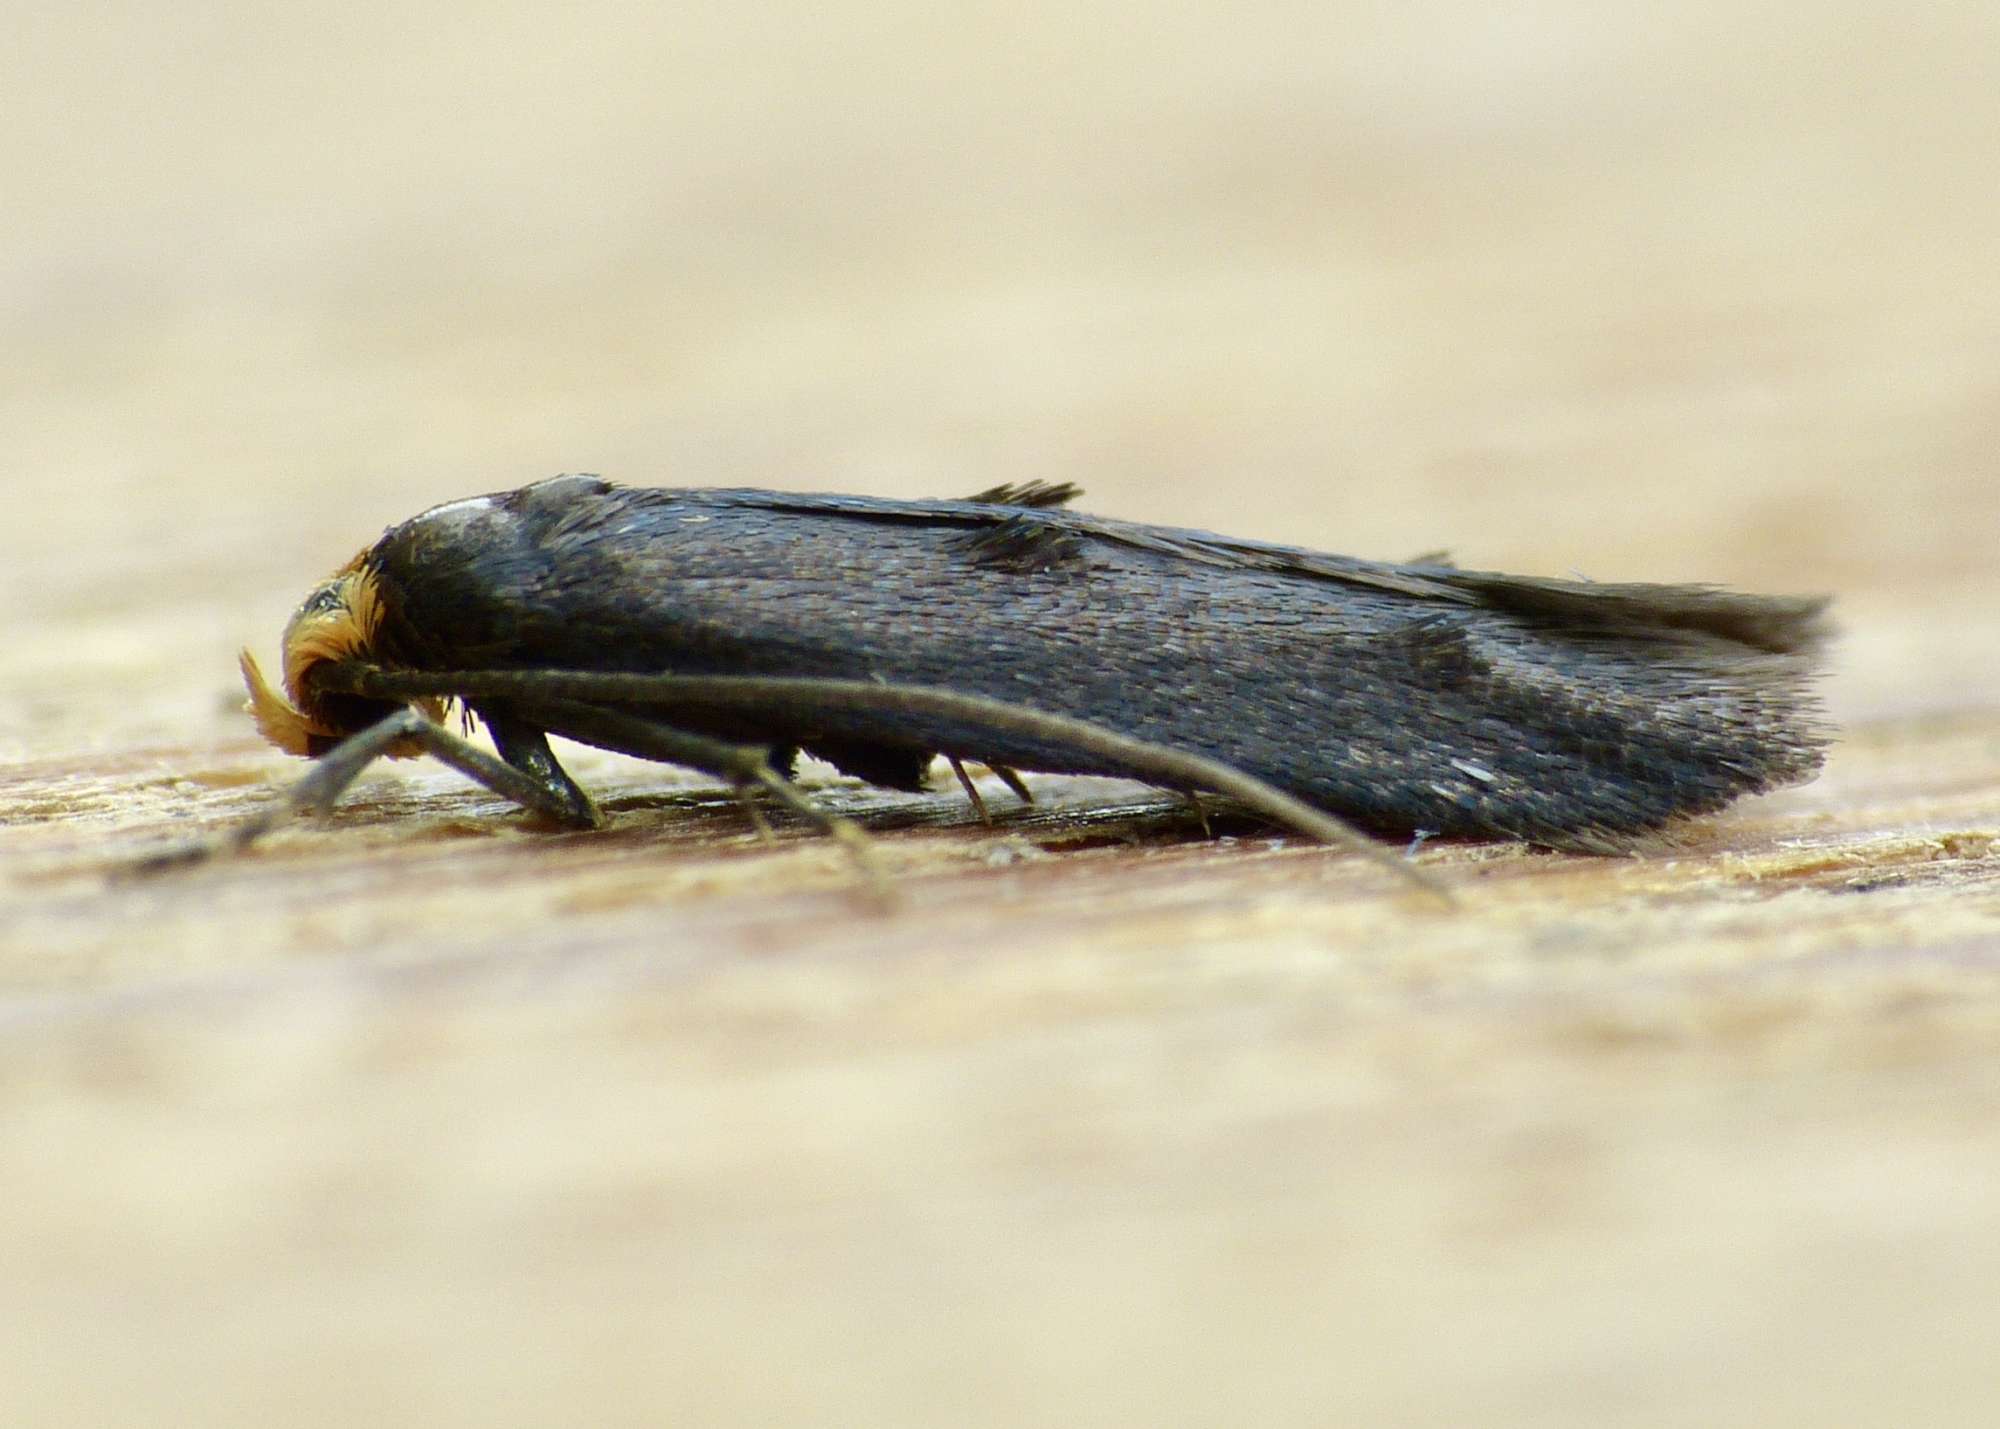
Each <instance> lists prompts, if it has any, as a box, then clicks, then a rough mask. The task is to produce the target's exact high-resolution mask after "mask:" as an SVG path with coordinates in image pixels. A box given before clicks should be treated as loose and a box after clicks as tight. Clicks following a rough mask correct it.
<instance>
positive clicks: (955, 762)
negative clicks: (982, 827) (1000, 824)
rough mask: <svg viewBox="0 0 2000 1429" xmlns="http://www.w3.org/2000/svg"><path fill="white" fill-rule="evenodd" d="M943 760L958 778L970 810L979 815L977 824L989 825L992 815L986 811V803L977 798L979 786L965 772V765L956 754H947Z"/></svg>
mask: <svg viewBox="0 0 2000 1429" xmlns="http://www.w3.org/2000/svg"><path fill="white" fill-rule="evenodd" d="M945 759H946V760H947V761H949V762H950V764H951V772H952V773H954V774H956V775H957V776H958V787H959V788H961V789H963V790H965V797H966V798H968V799H970V800H971V801H972V810H973V812H974V813H976V814H978V815H979V822H980V823H982V824H991V823H992V822H993V815H991V814H989V813H988V812H987V811H986V801H985V800H984V799H982V798H980V797H979V786H978V785H977V784H974V783H973V782H972V776H971V775H970V774H967V773H966V772H965V763H964V761H963V760H961V759H960V758H959V757H958V756H957V755H956V754H947V755H946V756H945Z"/></svg>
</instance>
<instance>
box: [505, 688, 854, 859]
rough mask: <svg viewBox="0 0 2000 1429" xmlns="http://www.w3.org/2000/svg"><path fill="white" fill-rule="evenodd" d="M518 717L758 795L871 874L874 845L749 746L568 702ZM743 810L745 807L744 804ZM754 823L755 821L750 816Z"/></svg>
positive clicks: (530, 706)
mask: <svg viewBox="0 0 2000 1429" xmlns="http://www.w3.org/2000/svg"><path fill="white" fill-rule="evenodd" d="M520 708H521V710H522V712H523V714H525V715H527V716H530V717H534V718H536V719H537V720H538V722H539V723H542V724H544V725H546V726H547V727H548V728H550V729H553V730H555V731H557V732H558V733H560V734H564V735H567V736H568V737H570V738H571V739H580V740H582V741H584V742H585V743H586V744H595V745H597V746H599V747H600V748H603V749H612V750H616V751H618V752H619V753H620V754H631V755H635V756H637V757H638V758H640V759H656V760H659V761H661V762H662V763H666V764H679V765H682V766H684V767H686V768H689V769H699V770H701V771H702V772H703V773H705V774H713V775H715V776H716V777H717V778H719V779H727V780H728V781H729V782H730V783H731V784H732V785H734V786H735V788H736V790H737V792H738V794H747V793H749V792H750V791H751V790H759V789H760V790H762V791H763V792H764V793H766V794H768V795H770V796H771V797H772V798H774V799H776V800H777V801H778V802H779V803H780V804H783V805H784V806H785V807H786V808H788V809H790V810H791V811H792V812H793V813H795V814H797V815H799V816H800V817H801V818H803V819H806V820H807V821H808V822H810V823H813V824H816V825H818V826H819V827H820V828H821V829H823V830H824V831H825V832H827V833H829V834H831V835H832V836H833V837H834V838H836V839H838V840H839V841H840V842H841V844H842V845H843V846H844V847H845V848H847V850H848V851H849V852H850V853H851V854H853V856H854V857H855V859H856V860H857V861H858V862H859V863H861V864H862V866H863V867H864V868H866V869H868V870H869V871H870V872H871V873H873V872H874V871H875V870H874V865H873V864H872V863H871V862H870V859H869V845H870V844H871V843H872V842H873V841H872V840H871V839H870V838H869V837H868V835H867V834H866V833H864V832H863V831H862V829H861V826H860V825H859V824H856V823H854V822H853V821H852V820H849V819H844V818H842V817H841V816H840V815H838V814H833V813H829V812H827V811H826V810H825V809H822V808H820V807H819V806H818V805H816V804H814V803H813V801H812V800H810V799H808V798H807V797H806V796H805V795H804V794H801V793H800V792H799V791H798V790H797V789H796V788H794V787H793V786H792V783H791V781H790V780H788V779H786V778H785V776H784V775H782V774H780V773H779V772H778V771H777V770H776V769H773V768H772V767H771V761H770V757H769V754H768V752H767V751H766V750H764V749H763V748H761V747H760V746H757V745H753V744H730V743H728V742H727V741H725V740H720V739H711V738H709V737H708V736H707V735H701V734H691V733H689V732H688V731H687V730H684V729H676V728H675V727H674V726H672V725H669V724H662V723H660V722H658V721H656V720H651V719H645V718H642V717H640V716H638V715H630V714H626V713H625V712H623V711H622V710H616V709H608V708H606V707H604V706H602V705H592V704H584V703H582V702H580V701H573V700H546V701H536V702H533V703H528V702H523V703H522V705H521V706H520ZM746 807H747V801H746ZM753 817H754V816H753Z"/></svg>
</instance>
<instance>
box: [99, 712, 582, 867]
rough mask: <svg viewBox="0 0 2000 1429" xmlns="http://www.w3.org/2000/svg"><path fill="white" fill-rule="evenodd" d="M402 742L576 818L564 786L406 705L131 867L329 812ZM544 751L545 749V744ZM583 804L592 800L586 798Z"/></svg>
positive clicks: (194, 857) (182, 858)
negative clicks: (214, 826) (235, 817)
mask: <svg viewBox="0 0 2000 1429" xmlns="http://www.w3.org/2000/svg"><path fill="white" fill-rule="evenodd" d="M405 741H414V742H415V743H416V744H417V745H418V746H419V747H420V748H421V749H422V750H423V751H424V752H425V753H426V754H429V755H431V756H433V757H434V758H436V759H438V760H441V761H442V762H444V763H446V764H449V765H450V766H451V767H452V768H454V769H456V770H458V771H459V772H460V773H461V774H464V775H466V776H467V777H468V778H470V779H472V780H474V781H476V782H477V783H480V784H483V785H485V786H486V787H487V788H488V789H491V790H492V791H493V792H494V793H496V794H500V795H502V796H504V797H506V798H509V799H512V800H513V801H514V802H515V803H517V804H520V805H522V806H523V807H525V808H529V809H534V810H536V811H537V812H539V813H544V814H548V815H549V816H550V817H552V818H556V819H560V820H562V821H563V822H565V823H570V824H574V823H576V822H578V820H577V817H576V811H575V808H574V806H573V805H572V804H571V802H570V801H569V800H568V799H567V798H565V797H564V795H563V793H562V790H561V789H560V788H554V787H550V786H549V785H547V784H544V783H543V782H542V781H541V780H538V779H537V778H536V777H535V776H534V775H533V774H530V773H527V772H525V771H523V770H520V769H516V768H515V767H514V766H513V765H511V764H508V763H506V762H504V761H503V760H499V759H495V758H494V757H493V756H492V755H490V754H488V753H487V752H486V751H485V750H483V749H481V748H479V746H478V745H476V744H471V743H468V742H467V741H465V740H463V739H460V738H459V737H458V736H457V735H455V734H453V733H452V732H451V731H450V730H448V729H445V728H444V727H443V726H442V725H438V724H435V723H433V722H432V721H431V720H430V719H429V718H428V717H426V716H425V715H423V714H422V713H420V712H419V711H417V710H414V709H402V710H397V711H396V712H395V713H394V714H392V715H388V716H386V717H385V718H383V719H380V720H378V721H376V722H375V723H374V724H372V725H370V726H369V727H368V728H367V729H364V730H362V731H361V733H359V734H356V735H353V736H351V737H349V738H347V739H344V740H342V741H341V742H340V743H339V744H337V745H335V746H334V747H333V748H332V749H330V750H328V751H327V752H326V753H325V754H322V755H320V756H319V758H318V759H316V760H314V761H313V766H312V768H311V769H310V770H309V771H307V773H306V774H305V776H304V777H303V778H301V779H299V780H298V781H297V782H296V783H294V784H293V785H292V786H291V787H290V788H289V789H287V790H285V791H284V793H282V794H280V795H279V796H278V798H277V799H275V800H274V801H273V802H272V803H271V804H270V805H269V807H267V808H264V809H260V810H259V811H258V812H257V813H255V814H253V815H251V816H250V817H249V818H247V819H245V820H243V822H242V823H240V824H237V825H236V826H235V827H234V828H232V829H230V830H229V831H228V832H227V833H224V834H223V835H222V836H221V837H220V838H217V839H212V840H206V841H203V842H199V843H189V844H184V845H181V846H180V847H177V848H171V849H167V850H165V851H164V852H161V853H157V854H152V855H149V856H148V857H146V858H143V859H140V860H138V861H137V862H136V863H135V864H134V865H133V866H132V871H133V872H135V873H156V872H160V871H162V870H164V869H169V868H175V867H178V866H180V865H182V864H189V863H199V862H201V861H202V860H204V859H208V858H212V857H214V856H216V855H217V854H228V853H235V852H237V851H239V850H241V849H243V848H246V847H248V846H249V845H250V844H252V843H254V842H255V841H256V840H258V839H260V838H262V837H263V836H264V835H265V834H267V833H269V832H270V831H271V830H272V829H274V828H276V827H278V825H280V824H282V823H284V822H285V821H286V820H288V819H290V818H292V817H293V816H295V815H297V814H300V813H325V812H326V811H327V810H329V809H331V808H332V807H333V806H334V804H335V803H336V802H338V800H339V799H340V796H341V795H342V794H344V793H346V792H347V789H348V787H349V786H350V785H351V784H353V783H354V781H355V780H356V779H358V778H359V777H360V776H361V774H362V771H364V770H365V769H367V768H368V766H369V765H371V764H373V763H374V762H375V761H376V760H377V759H380V758H382V757H383V756H384V755H385V754H387V753H388V752H389V751H390V750H391V749H392V748H394V747H395V746H397V745H399V744H402V743H404V742H405ZM542 748H543V750H544V752H546V750H547V745H546V744H544V745H543V746H542ZM578 792H579V793H580V792H581V791H578ZM585 802H586V803H588V801H587V800H586V801H585ZM592 812H593V813H594V812H595V810H592Z"/></svg>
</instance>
